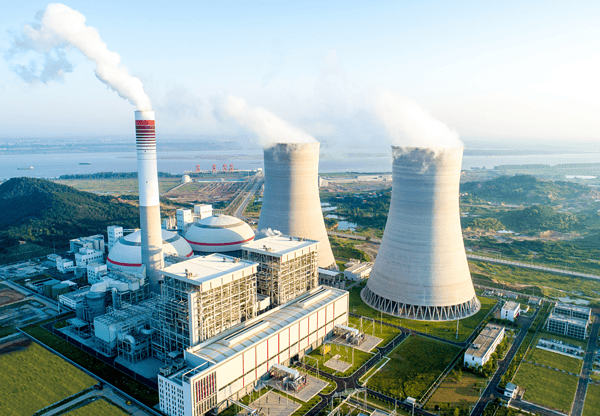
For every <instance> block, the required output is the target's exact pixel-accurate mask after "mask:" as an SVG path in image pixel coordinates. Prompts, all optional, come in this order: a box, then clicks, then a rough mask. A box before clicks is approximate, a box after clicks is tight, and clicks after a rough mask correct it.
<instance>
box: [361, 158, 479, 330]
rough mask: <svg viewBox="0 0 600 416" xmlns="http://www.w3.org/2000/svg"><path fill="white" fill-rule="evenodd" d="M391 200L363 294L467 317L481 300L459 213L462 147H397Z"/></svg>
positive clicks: (417, 314)
mask: <svg viewBox="0 0 600 416" xmlns="http://www.w3.org/2000/svg"><path fill="white" fill-rule="evenodd" d="M392 153H393V159H394V161H393V167H392V171H393V182H392V200H391V204H390V210H389V215H388V219H387V223H386V226H385V231H384V234H383V239H382V241H381V246H380V248H379V253H378V255H377V259H376V260H375V265H374V266H373V270H372V272H371V276H370V277H369V280H368V282H367V286H366V287H365V288H364V289H363V290H362V292H361V297H362V299H363V300H364V301H365V302H366V303H367V304H368V305H369V306H371V307H373V308H375V309H377V310H379V311H381V312H384V313H387V314H390V315H394V316H400V317H404V318H409V319H418V320H430V321H445V320H453V319H460V318H466V317H468V316H471V315H473V314H475V313H476V312H477V311H478V310H479V309H480V307H481V304H480V302H479V300H478V299H477V296H476V295H475V289H474V287H473V282H472V280H471V275H470V273H469V267H468V264H467V257H466V253H465V248H464V244H463V239H462V232H461V227H460V213H459V203H458V198H459V184H460V169H461V163H462V148H448V149H437V150H432V149H426V148H415V147H393V148H392Z"/></svg>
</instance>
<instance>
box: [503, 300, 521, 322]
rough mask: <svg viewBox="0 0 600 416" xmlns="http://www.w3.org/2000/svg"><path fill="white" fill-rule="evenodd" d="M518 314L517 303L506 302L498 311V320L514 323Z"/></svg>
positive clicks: (518, 307) (519, 308)
mask: <svg viewBox="0 0 600 416" xmlns="http://www.w3.org/2000/svg"><path fill="white" fill-rule="evenodd" d="M520 313H521V305H520V304H519V302H513V301H510V302H506V303H505V304H504V306H502V309H501V311H500V318H502V319H508V320H509V321H511V322H514V321H515V319H517V317H518V316H519V314H520Z"/></svg>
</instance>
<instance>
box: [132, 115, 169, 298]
mask: <svg viewBox="0 0 600 416" xmlns="http://www.w3.org/2000/svg"><path fill="white" fill-rule="evenodd" d="M135 143H136V148H137V168H138V183H139V190H140V228H141V232H142V239H141V244H142V263H143V264H145V265H146V274H147V275H148V279H149V281H150V290H151V291H152V292H154V293H159V292H160V286H159V280H160V279H161V277H160V275H159V270H161V269H162V268H163V253H162V237H161V227H160V202H159V199H158V167H157V165H156V133H155V130H154V111H136V112H135Z"/></svg>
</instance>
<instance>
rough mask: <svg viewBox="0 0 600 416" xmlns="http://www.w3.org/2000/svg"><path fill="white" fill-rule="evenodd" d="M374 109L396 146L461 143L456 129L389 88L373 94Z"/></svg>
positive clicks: (455, 145) (435, 146)
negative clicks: (374, 95)
mask: <svg viewBox="0 0 600 416" xmlns="http://www.w3.org/2000/svg"><path fill="white" fill-rule="evenodd" d="M374 111H375V115H376V116H377V118H378V119H379V120H380V121H381V122H382V123H383V125H384V127H385V131H386V133H387V135H388V137H389V138H390V140H391V141H392V144H393V145H395V146H404V147H426V148H430V149H440V148H450V147H460V148H463V147H464V145H463V143H462V141H461V140H460V139H459V137H458V133H457V132H456V131H455V130H453V129H451V128H450V127H448V126H447V125H445V124H444V123H442V122H441V121H439V120H436V119H435V118H433V116H432V115H431V114H429V113H428V112H427V111H425V110H424V109H423V108H421V107H420V106H419V105H418V104H417V103H415V102H414V101H411V100H409V99H407V98H403V97H401V96H399V95H397V94H394V93H392V92H390V91H387V90H381V91H379V92H378V93H377V94H376V97H375V103H374Z"/></svg>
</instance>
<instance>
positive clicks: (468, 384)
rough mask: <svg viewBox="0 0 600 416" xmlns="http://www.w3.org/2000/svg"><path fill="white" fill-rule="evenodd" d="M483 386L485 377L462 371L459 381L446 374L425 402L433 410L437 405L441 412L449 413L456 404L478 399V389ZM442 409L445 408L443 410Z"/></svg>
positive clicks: (469, 403) (472, 402) (460, 404)
mask: <svg viewBox="0 0 600 416" xmlns="http://www.w3.org/2000/svg"><path fill="white" fill-rule="evenodd" d="M483 387H485V378H484V377H481V376H478V375H475V374H472V373H467V372H463V373H462V376H461V378H460V381H457V380H456V378H455V377H452V374H450V375H448V377H446V379H445V380H444V382H443V383H442V384H441V385H440V387H438V389H437V390H436V391H435V393H434V394H433V396H431V399H429V401H428V402H427V409H429V410H434V409H435V405H439V407H440V409H441V411H442V414H446V413H447V414H450V411H451V410H454V408H455V407H458V406H468V405H471V404H475V403H477V400H479V396H480V393H479V389H480V388H483ZM444 410H447V411H446V412H444Z"/></svg>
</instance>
